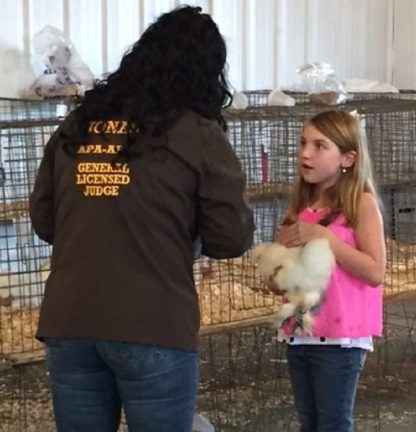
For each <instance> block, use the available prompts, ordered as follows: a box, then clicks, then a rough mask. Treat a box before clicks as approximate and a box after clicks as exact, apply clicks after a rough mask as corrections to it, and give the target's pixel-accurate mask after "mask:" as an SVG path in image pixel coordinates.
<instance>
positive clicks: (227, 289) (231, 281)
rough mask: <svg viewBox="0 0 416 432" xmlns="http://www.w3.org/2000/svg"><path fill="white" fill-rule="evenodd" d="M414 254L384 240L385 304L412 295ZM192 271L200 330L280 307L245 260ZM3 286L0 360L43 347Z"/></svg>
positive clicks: (32, 311)
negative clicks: (197, 298)
mask: <svg viewBox="0 0 416 432" xmlns="http://www.w3.org/2000/svg"><path fill="white" fill-rule="evenodd" d="M415 251H416V245H409V244H398V243H396V242H395V241H393V240H390V239H388V240H387V270H386V276H385V282H384V295H385V297H386V299H387V301H390V300H392V299H396V298H399V299H400V298H407V296H413V295H415V296H416V253H415ZM194 269H195V280H196V286H197V290H198V293H199V299H200V300H199V301H200V308H201V324H202V328H209V327H210V326H215V325H217V324H224V326H226V325H227V324H231V323H236V322H240V321H241V322H244V320H247V319H251V318H255V317H267V316H269V315H271V314H272V313H274V312H275V311H276V310H277V308H278V307H279V305H280V301H281V298H280V297H277V296H274V295H272V294H270V293H269V292H267V291H266V290H265V287H264V285H263V283H262V282H261V280H260V277H259V276H258V275H257V274H256V271H255V269H254V268H253V266H252V265H251V263H250V260H249V258H248V257H243V258H237V259H233V260H224V261H214V260H208V259H206V258H205V259H202V260H198V261H197V262H196V263H195V268H194ZM2 288H5V289H4V292H9V290H8V288H7V287H1V286H0V358H1V357H7V356H10V355H11V354H21V353H30V352H33V351H36V350H39V349H41V347H42V345H41V344H40V343H39V342H38V341H36V340H35V339H34V334H35V332H36V328H37V320H38V314H39V309H38V308H37V307H22V308H16V306H15V302H13V301H12V299H9V298H8V297H1V294H2ZM403 296H405V297H403Z"/></svg>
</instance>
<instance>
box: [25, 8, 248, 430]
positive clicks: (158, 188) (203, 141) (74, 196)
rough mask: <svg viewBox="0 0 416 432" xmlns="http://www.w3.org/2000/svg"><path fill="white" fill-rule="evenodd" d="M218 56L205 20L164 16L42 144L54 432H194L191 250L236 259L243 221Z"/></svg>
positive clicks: (37, 217) (36, 201) (40, 188)
mask: <svg viewBox="0 0 416 432" xmlns="http://www.w3.org/2000/svg"><path fill="white" fill-rule="evenodd" d="M225 62H226V48H225V44H224V40H223V38H222V37H221V35H220V33H219V31H218V28H217V26H216V24H215V23H214V22H213V21H212V19H211V18H210V17H209V16H208V15H206V14H202V13H201V10H200V9H199V8H193V7H189V6H186V7H181V8H178V9H175V10H173V11H171V12H169V13H166V14H164V15H162V16H161V17H160V18H159V19H158V20H157V21H156V22H155V23H154V24H152V25H151V26H150V27H149V28H148V29H147V30H146V31H145V32H144V33H143V35H142V36H141V38H140V39H139V40H138V41H137V42H136V44H135V45H134V46H133V48H132V49H131V50H130V51H129V52H128V53H127V54H126V55H125V56H124V57H123V59H122V61H121V64H120V67H119V68H118V69H117V71H116V72H114V73H113V74H111V75H110V76H109V77H108V78H107V79H105V80H103V81H101V82H99V83H98V84H97V85H96V86H95V88H94V89H93V90H91V91H89V92H88V93H87V94H86V97H85V100H84V101H83V103H82V104H81V105H80V106H79V107H78V108H77V109H76V110H75V111H74V112H73V113H71V114H70V115H69V116H68V117H67V119H66V120H65V121H64V122H63V124H62V126H61V127H60V128H59V129H58V130H57V132H56V133H55V134H54V135H53V136H52V138H51V139H50V141H49V142H48V144H47V146H46V148H45V155H44V158H43V160H42V163H41V165H40V168H39V173H38V177H37V180H36V184H35V187H34V190H33V193H32V195H31V197H30V214H31V218H32V223H33V227H34V230H35V231H36V232H37V234H38V235H39V237H41V238H42V239H43V240H45V241H46V242H48V243H50V244H52V245H53V252H52V261H51V274H50V276H49V278H48V280H47V282H46V289H45V297H44V300H43V303H42V308H41V314H40V321H39V329H38V333H37V336H38V338H39V339H41V340H43V341H45V343H46V346H47V362H48V368H49V372H50V381H51V387H52V393H53V402H54V412H55V418H56V423H57V428H58V431H59V432H66V431H74V430H76V431H77V432H82V431H85V432H87V431H88V432H94V431H97V432H98V431H99V432H107V431H108V432H110V431H114V432H115V431H117V429H118V426H119V422H120V412H121V407H123V408H124V411H125V414H126V420H127V424H128V428H129V431H132V432H135V431H136V432H138V431H140V432H168V431H169V432H172V431H174V432H189V431H190V430H191V425H192V418H193V412H194V409H195V401H196V394H197V383H198V356H197V339H198V330H199V321H200V317H199V306H198V297H197V291H196V288H195V282H194V279H193V271H192V268H193V261H194V244H196V242H197V240H198V243H199V244H200V245H201V251H202V254H204V255H206V256H209V257H212V258H231V257H237V256H239V255H241V254H243V253H244V252H245V251H246V250H247V249H248V248H249V247H250V246H251V242H252V235H253V230H254V225H253V218H252V213H251V210H250V209H249V207H248V206H247V202H246V199H245V180H244V175H243V173H242V170H241V166H240V164H239V162H238V160H237V158H236V156H235V154H234V152H233V151H232V148H231V146H230V145H229V143H228V141H227V139H226V136H225V134H224V130H225V129H226V124H225V121H224V119H223V117H222V115H221V109H222V108H223V107H225V106H227V105H228V104H229V103H230V100H231V96H230V93H229V90H228V88H227V84H226V80H225V74H224V68H225Z"/></svg>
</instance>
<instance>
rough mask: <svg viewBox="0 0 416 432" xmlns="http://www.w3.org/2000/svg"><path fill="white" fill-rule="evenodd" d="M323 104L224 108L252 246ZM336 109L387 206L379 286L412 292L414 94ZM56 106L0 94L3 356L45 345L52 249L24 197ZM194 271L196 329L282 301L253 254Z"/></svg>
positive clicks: (208, 262)
mask: <svg viewBox="0 0 416 432" xmlns="http://www.w3.org/2000/svg"><path fill="white" fill-rule="evenodd" d="M69 103H70V102H67V101H65V103H64V105H65V106H67V105H68V104H69ZM326 109H328V107H325V106H322V105H313V104H311V103H304V104H299V105H296V106H294V107H254V108H250V109H247V110H245V111H238V110H227V111H226V112H225V116H226V119H227V122H228V125H229V130H228V135H229V139H230V142H231V144H232V145H233V147H234V150H235V152H236V154H237V155H238V157H239V158H240V160H241V162H242V165H243V167H244V170H245V172H246V175H247V184H248V196H249V200H250V202H251V206H252V208H253V213H254V218H255V223H256V227H257V229H256V232H255V237H254V240H255V241H254V243H255V244H258V243H262V242H267V241H272V240H273V239H274V236H275V233H276V230H277V228H278V226H279V225H280V224H281V222H282V220H283V217H284V215H285V212H286V210H287V203H288V195H289V193H290V189H291V185H292V183H293V180H294V178H295V176H296V171H297V160H296V158H297V156H296V155H297V147H298V140H299V136H300V133H301V129H302V125H303V123H304V121H305V120H306V119H307V118H310V117H311V116H312V115H314V114H316V113H318V112H320V111H323V110H326ZM339 109H344V110H348V111H351V110H358V112H360V114H361V116H362V118H363V122H364V125H365V129H366V132H367V137H368V142H369V148H370V153H371V157H372V162H373V166H374V168H375V175H376V180H377V183H378V185H379V188H380V194H381V197H382V201H383V204H384V213H385V227H386V234H387V243H388V268H387V273H386V279H385V292H386V294H387V295H396V294H401V293H402V292H405V291H406V292H407V291H412V290H416V285H415V284H416V263H415V259H414V256H415V244H416V219H415V218H416V212H415V202H416V201H415V194H416V189H415V183H416V172H415V170H414V168H413V166H414V163H415V161H416V147H415V146H414V142H415V139H416V100H407V99H404V100H401V99H395V100H389V102H388V103H386V102H385V99H383V98H381V99H372V100H362V101H357V100H356V101H352V102H348V103H347V104H345V105H342V106H340V107H339ZM60 113H62V101H59V100H53V101H21V100H9V99H3V100H0V139H1V161H0V164H1V165H0V168H1V183H0V186H1V192H0V194H1V195H0V254H1V255H0V256H1V264H0V281H1V284H0V328H1V333H0V356H19V355H21V354H23V353H28V354H31V353H33V352H36V351H37V350H40V349H41V347H40V345H39V344H38V343H37V342H36V341H35V340H34V337H33V335H34V331H35V327H36V322H37V318H38V309H39V303H40V301H41V299H42V295H43V286H44V282H45V280H46V278H47V276H48V274H49V257H50V253H51V248H50V246H48V245H47V244H45V243H44V242H42V241H41V240H39V239H38V238H37V236H36V235H35V234H34V233H33V230H32V228H31V225H30V222H29V218H28V196H29V193H30V191H31V189H32V187H33V184H34V180H35V177H36V172H37V167H38V165H39V162H40V159H41V157H42V153H43V147H44V145H45V143H46V142H47V140H48V139H49V137H50V136H51V134H52V133H53V132H54V131H55V129H56V128H57V127H58V126H59V124H60V122H61V116H60ZM194 277H195V282H196V286H197V289H198V291H199V298H200V308H201V317H202V323H201V324H202V330H201V334H207V333H212V332H218V331H220V330H223V329H225V328H230V327H233V326H240V325H248V324H255V323H258V322H263V321H264V320H265V319H266V317H269V316H270V315H271V314H272V313H274V312H275V311H276V310H277V308H278V307H279V305H280V302H281V299H280V298H279V297H276V296H274V295H272V294H270V293H269V292H268V291H267V290H265V287H264V284H263V282H262V281H261V279H260V277H259V276H258V275H257V273H256V271H255V268H254V267H253V265H252V264H251V261H250V253H247V254H245V255H244V256H243V257H240V258H237V259H232V260H212V259H209V258H206V257H201V258H200V259H198V260H196V262H195V265H194Z"/></svg>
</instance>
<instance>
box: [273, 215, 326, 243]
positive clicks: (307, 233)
mask: <svg viewBox="0 0 416 432" xmlns="http://www.w3.org/2000/svg"><path fill="white" fill-rule="evenodd" d="M327 235H328V228H326V227H324V226H322V225H319V224H309V223H305V222H300V221H298V222H295V223H294V224H292V225H284V226H282V228H281V229H280V231H279V232H278V234H277V236H276V241H277V242H278V243H280V244H282V245H283V246H286V247H294V246H303V245H304V244H305V243H307V242H308V241H310V240H313V239H316V238H325V237H327Z"/></svg>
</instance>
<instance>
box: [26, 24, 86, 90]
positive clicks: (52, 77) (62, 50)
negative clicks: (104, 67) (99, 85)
mask: <svg viewBox="0 0 416 432" xmlns="http://www.w3.org/2000/svg"><path fill="white" fill-rule="evenodd" d="M33 48H34V52H35V54H36V55H38V56H40V58H41V60H42V63H43V64H44V66H45V70H44V72H43V73H42V75H40V76H39V77H38V78H37V79H36V81H35V82H34V83H33V85H32V87H31V90H32V92H33V93H34V94H35V95H37V96H43V97H45V96H47V97H51V96H70V95H81V96H82V95H83V94H84V93H85V91H86V90H88V89H90V88H92V86H93V81H94V76H93V74H92V72H91V71H90V69H89V68H88V66H87V65H86V64H85V63H84V62H83V61H82V60H81V58H80V56H79V55H78V53H77V51H76V49H75V47H74V46H73V44H72V42H71V41H70V39H69V38H68V37H67V36H66V35H65V34H64V33H63V32H62V31H61V30H58V29H57V28H55V27H52V26H49V25H47V26H45V27H44V28H43V29H42V30H41V31H39V32H38V33H36V34H35V36H34V38H33Z"/></svg>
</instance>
